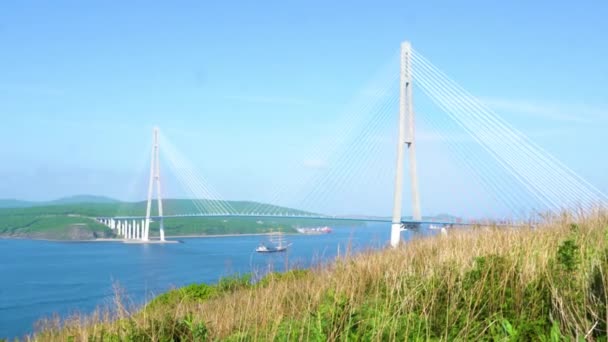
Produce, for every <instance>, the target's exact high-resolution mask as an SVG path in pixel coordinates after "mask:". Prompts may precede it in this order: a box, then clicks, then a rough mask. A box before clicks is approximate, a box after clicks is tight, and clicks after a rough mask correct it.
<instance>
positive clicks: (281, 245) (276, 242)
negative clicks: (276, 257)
mask: <svg viewBox="0 0 608 342" xmlns="http://www.w3.org/2000/svg"><path fill="white" fill-rule="evenodd" d="M268 240H269V242H268V243H264V242H261V243H260V245H259V246H258V247H257V248H256V249H255V251H256V252H258V253H274V252H285V251H286V250H287V247H289V246H291V243H290V244H286V243H285V239H283V234H282V233H281V232H278V233H275V234H272V235H271V236H270V238H269V239H268Z"/></svg>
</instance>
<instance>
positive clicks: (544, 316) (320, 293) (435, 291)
mask: <svg viewBox="0 0 608 342" xmlns="http://www.w3.org/2000/svg"><path fill="white" fill-rule="evenodd" d="M607 214H608V213H606V212H597V213H595V214H593V215H587V216H578V217H574V216H573V215H569V214H564V215H562V216H560V217H553V218H551V219H548V220H547V222H546V223H544V224H542V225H540V226H538V227H537V228H534V229H530V228H477V229H467V230H452V231H450V233H449V236H447V237H443V236H438V237H432V238H420V239H417V240H414V241H411V242H408V243H407V244H405V245H403V246H401V247H400V248H397V249H386V250H382V251H379V252H378V251H375V252H371V251H370V252H366V253H362V254H358V255H356V256H346V257H342V258H340V259H339V260H337V261H336V262H335V263H333V264H332V265H331V266H327V267H321V268H317V269H313V270H311V272H306V273H304V272H300V273H294V274H293V276H283V277H277V279H273V278H268V279H265V281H264V282H263V285H257V286H256V285H254V286H241V287H237V288H234V289H231V290H230V291H223V292H222V291H219V292H218V293H217V294H215V295H213V296H210V298H207V299H205V300H198V299H193V298H183V299H182V300H181V301H179V302H176V303H171V304H167V305H156V306H150V307H148V308H144V309H140V310H139V311H137V312H133V313H130V312H129V310H127V309H126V308H124V307H123V305H122V304H121V303H122V302H123V301H122V300H121V298H120V296H119V297H118V298H117V301H116V307H115V308H113V310H112V312H110V310H105V311H103V310H99V311H98V312H96V313H94V314H93V315H91V316H81V317H72V318H70V319H68V320H67V321H65V322H63V323H62V324H60V322H59V321H58V320H57V319H55V320H50V321H46V322H43V323H42V325H41V326H40V328H39V330H38V332H37V333H36V334H35V335H33V336H31V337H29V338H28V340H32V341H67V340H69V339H74V340H75V341H89V340H110V341H112V340H116V341H118V340H142V341H143V340H151V341H162V340H171V339H175V340H178V339H180V338H181V339H182V340H193V339H199V338H200V339H208V340H226V339H228V340H247V341H248V340H268V341H270V340H302V341H305V340H350V339H361V340H372V341H374V340H375V341H384V340H405V339H438V340H453V339H460V340H477V339H501V338H508V339H515V340H518V339H519V340H526V339H529V338H534V339H542V338H547V340H549V339H550V338H552V336H553V337H556V336H557V337H558V338H560V337H564V336H572V337H576V338H585V337H586V338H588V339H594V338H598V337H601V336H604V337H605V336H606V333H607V332H606V331H605V330H606V317H607V315H608V312H607V311H606V302H607V298H606V296H607V295H606V292H607V291H605V290H604V289H606V285H608V276H607V272H608V254H607V251H608V249H607V247H608V244H607V243H608V240H607V236H606V234H607V233H608V215H607ZM573 223H576V224H573ZM567 240H570V241H573V245H574V246H575V247H573V248H571V249H570V250H569V251H568V250H566V249H567V248H565V247H564V248H562V247H560V246H564V244H567V243H565V242H564V241H567ZM560 253H561V254H564V255H565V254H568V253H569V254H568V255H566V256H560ZM568 258H570V259H568ZM568 260H570V261H568ZM570 262H571V263H572V265H570V264H569V263H570ZM570 266H573V267H570Z"/></svg>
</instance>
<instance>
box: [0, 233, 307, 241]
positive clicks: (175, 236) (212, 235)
mask: <svg viewBox="0 0 608 342" xmlns="http://www.w3.org/2000/svg"><path fill="white" fill-rule="evenodd" d="M272 234H274V232H272V233H244V234H238V233H233V234H209V235H206V234H201V235H170V236H166V238H167V240H172V239H199V238H222V237H238V236H265V235H272ZM283 235H301V234H300V233H283ZM157 239H158V237H157V236H155V237H152V238H151V239H150V240H152V241H154V240H157ZM0 240H32V241H49V242H124V241H125V240H124V239H121V238H97V239H86V240H82V239H78V240H67V239H49V238H36V237H28V236H6V235H0Z"/></svg>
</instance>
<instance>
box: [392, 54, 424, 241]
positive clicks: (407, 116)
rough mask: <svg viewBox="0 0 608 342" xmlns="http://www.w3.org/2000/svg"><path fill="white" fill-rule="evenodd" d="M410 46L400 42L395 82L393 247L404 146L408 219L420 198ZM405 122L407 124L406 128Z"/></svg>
mask: <svg viewBox="0 0 608 342" xmlns="http://www.w3.org/2000/svg"><path fill="white" fill-rule="evenodd" d="M411 54H412V46H411V44H410V43H409V42H403V43H402V44H401V66H400V81H399V136H398V141H397V169H396V175H395V192H394V197H393V218H392V224H391V246H392V247H397V246H398V245H399V242H400V241H401V221H402V217H401V209H402V198H403V152H404V147H405V146H406V145H407V147H408V152H409V169H410V181H411V191H412V218H413V220H414V221H420V220H421V219H422V215H421V214H420V198H419V195H418V176H417V173H416V144H415V139H414V110H413V102H412V70H411ZM406 125H407V127H406Z"/></svg>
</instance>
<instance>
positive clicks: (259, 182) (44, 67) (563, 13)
mask: <svg viewBox="0 0 608 342" xmlns="http://www.w3.org/2000/svg"><path fill="white" fill-rule="evenodd" d="M606 18H608V2H606V1H580V2H573V1H444V2H439V1H374V2H370V1H316V0H313V1H299V2H295V1H258V2H254V1H242V2H237V1H176V2H155V1H128V2H127V1H53V2H49V1H3V2H2V3H1V4H0V47H1V50H0V117H1V118H2V121H1V125H0V145H1V146H2V149H0V158H1V159H0V160H2V161H3V163H2V164H3V165H2V167H0V176H1V177H2V178H1V179H2V182H0V198H19V199H27V200H46V199H52V198H56V197H60V196H66V195H72V194H80V193H89V194H98V195H106V196H112V197H117V198H125V199H126V198H134V197H138V196H140V195H141V194H143V192H144V190H145V189H144V188H145V180H143V179H141V176H142V175H145V167H146V166H145V163H146V160H147V159H146V158H147V157H148V147H149V144H150V141H149V140H150V133H151V129H152V127H153V126H154V125H158V126H160V127H161V129H162V131H163V133H164V134H165V135H166V136H168V137H170V138H171V140H172V142H173V143H174V144H175V145H176V146H177V147H178V148H180V150H181V151H182V152H183V154H184V155H186V156H187V157H188V158H189V159H190V161H191V162H192V163H193V164H194V165H195V166H196V167H197V168H200V169H202V170H205V177H206V178H207V179H208V180H209V181H210V182H212V183H213V184H214V186H215V188H216V189H218V191H219V192H220V193H222V194H224V195H225V197H227V198H230V199H260V200H264V199H265V197H264V195H261V194H262V193H264V192H265V191H266V190H267V189H268V188H269V187H271V186H272V185H271V184H272V183H273V182H274V183H281V182H283V183H284V182H286V181H287V179H288V177H297V176H298V175H285V174H284V172H282V170H283V167H284V166H285V165H287V164H290V163H292V164H293V163H294V161H296V162H297V161H298V158H299V156H300V155H302V154H304V153H305V151H306V149H307V148H308V146H310V145H311V144H313V143H314V142H317V141H319V139H322V137H320V135H322V133H324V132H327V129H326V128H327V127H332V126H331V125H332V124H336V122H335V120H334V119H335V118H336V117H337V114H339V113H340V112H341V111H342V110H344V108H345V107H346V105H347V104H348V103H349V102H350V101H351V100H352V99H353V97H355V95H356V94H357V92H358V91H360V89H361V88H362V87H363V86H364V85H365V84H366V82H367V81H368V80H369V79H370V78H371V76H372V75H373V74H374V72H376V71H377V70H378V69H379V68H380V67H381V66H382V65H383V63H386V61H387V60H389V59H390V57H391V56H393V55H394V53H395V52H396V51H397V49H398V47H399V43H400V42H401V41H402V40H406V39H407V40H410V41H412V43H413V45H414V47H415V48H416V50H417V51H419V52H421V53H423V54H424V55H425V56H426V57H427V58H429V59H430V60H432V61H433V62H434V63H435V65H438V66H440V67H441V68H442V69H443V70H444V71H445V72H447V73H448V74H449V75H450V76H451V77H452V78H453V79H455V80H457V81H458V82H459V83H460V84H462V85H463V86H464V87H465V88H467V89H468V90H469V91H471V92H472V93H474V94H476V95H477V96H479V97H481V98H483V99H486V100H487V101H488V103H489V104H490V105H492V106H494V107H495V108H496V110H497V111H498V112H499V113H501V114H503V115H504V117H505V118H506V119H507V120H508V121H510V122H512V123H513V124H514V126H516V127H517V128H519V129H521V130H522V131H524V132H525V133H527V134H528V135H530V136H531V137H532V138H533V139H534V140H536V141H537V142H538V143H539V144H540V145H541V146H543V147H544V148H546V149H547V150H548V151H550V152H551V153H553V154H554V155H556V156H557V157H558V158H559V159H561V160H562V161H564V163H566V164H567V165H569V166H570V167H572V168H573V169H574V170H576V171H577V172H578V173H579V174H581V175H582V176H584V177H585V178H586V179H588V180H589V181H590V182H592V183H593V184H595V185H596V186H597V187H598V188H600V189H601V190H603V191H604V192H608V180H607V179H606V177H605V175H606V174H608V161H607V159H606V155H607V154H606V146H607V143H606V133H605V132H606V128H608V90H607V89H608V87H606V81H608V63H606V55H607V53H608V44H607V43H606V42H607V40H606V33H607V32H608V20H606ZM386 153H387V154H390V153H394V150H392V149H391V150H390V151H386ZM142 170H143V173H142ZM423 177H424V176H423ZM134 179H138V180H137V181H133V180H134ZM391 179H392V176H391ZM421 182H422V183H423V184H425V187H426V188H425V189H423V193H424V194H425V195H426V198H425V197H424V196H423V201H424V205H423V207H424V208H425V210H426V211H427V212H429V213H435V212H443V211H450V210H451V208H449V207H448V208H446V207H444V205H446V202H445V200H442V199H441V198H442V197H445V196H435V197H433V194H436V193H438V192H441V191H445V188H446V186H445V185H442V184H435V183H436V182H434V181H428V180H427V181H425V180H424V179H423V180H422V181H421ZM170 184H171V183H170ZM171 185H173V184H171ZM133 189H136V190H133ZM370 191H372V190H371V189H370ZM168 192H169V194H175V195H176V196H177V195H179V191H178V190H175V189H171V188H170V189H169V190H168ZM390 196H392V195H391V194H390V193H389V194H388V196H387V198H388V203H390V198H389V197H390ZM406 197H407V196H406ZM336 201H339V200H336ZM446 206H447V205H446ZM382 208H384V203H382ZM382 208H379V207H378V205H377V203H370V202H368V201H366V200H365V199H361V200H359V201H358V202H357V203H354V204H353V209H352V210H353V211H356V212H367V213H374V214H383V212H382V211H383V209H382ZM385 211H386V213H387V214H388V213H389V212H390V208H386V210H385ZM407 212H408V210H407V209H405V210H404V213H407Z"/></svg>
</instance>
